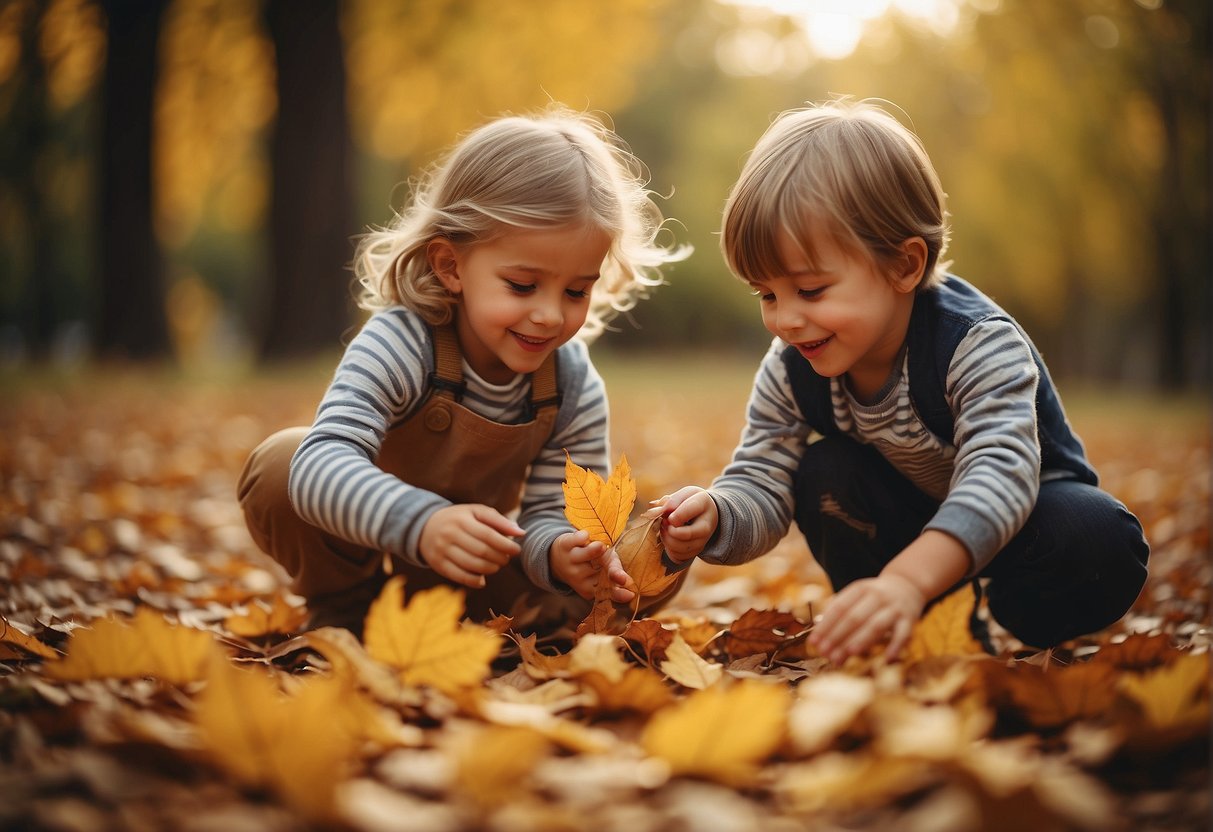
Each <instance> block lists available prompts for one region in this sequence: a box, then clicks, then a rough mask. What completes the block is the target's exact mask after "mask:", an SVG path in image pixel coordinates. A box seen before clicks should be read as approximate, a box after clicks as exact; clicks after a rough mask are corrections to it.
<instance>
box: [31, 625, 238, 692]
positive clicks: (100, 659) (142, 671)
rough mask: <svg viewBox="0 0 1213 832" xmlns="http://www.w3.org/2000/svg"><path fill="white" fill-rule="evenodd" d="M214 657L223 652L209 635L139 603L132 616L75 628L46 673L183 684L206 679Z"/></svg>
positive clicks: (76, 678)
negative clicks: (62, 654) (63, 652)
mask: <svg viewBox="0 0 1213 832" xmlns="http://www.w3.org/2000/svg"><path fill="white" fill-rule="evenodd" d="M216 656H220V657H222V651H221V650H220V648H219V645H218V644H217V643H216V642H215V637H214V636H212V635H211V634H210V633H208V632H204V631H202V630H195V629H192V628H190V627H183V626H180V625H174V624H170V623H169V622H168V621H167V620H165V618H164V616H163V615H161V614H160V613H158V612H156V611H155V610H153V609H151V608H149V607H140V608H139V609H137V610H136V611H135V615H134V618H132V619H130V620H120V619H117V618H108V619H102V620H100V621H97V622H95V623H94V624H93V625H92V627H91V628H90V629H78V630H75V631H73V633H72V636H71V640H70V641H69V642H68V645H67V656H66V657H65V658H63V659H61V660H59V661H54V662H47V663H46V664H45V665H43V668H42V672H43V673H44V674H45V675H46V676H48V677H50V678H52V679H59V680H60V681H80V680H84V679H137V678H142V677H146V676H150V677H154V678H157V679H160V680H162V681H165V682H168V683H170V684H175V685H179V684H185V683H186V682H194V681H197V680H199V679H202V678H203V677H204V676H205V675H206V671H207V667H208V665H209V664H210V663H211V661H212V660H213V659H214V657H216Z"/></svg>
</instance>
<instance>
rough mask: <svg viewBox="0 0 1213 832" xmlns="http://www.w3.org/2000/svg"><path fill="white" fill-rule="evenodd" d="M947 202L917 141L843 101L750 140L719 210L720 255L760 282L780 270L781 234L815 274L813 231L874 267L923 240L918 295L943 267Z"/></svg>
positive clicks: (880, 115) (786, 116) (874, 111)
mask: <svg viewBox="0 0 1213 832" xmlns="http://www.w3.org/2000/svg"><path fill="white" fill-rule="evenodd" d="M946 199H947V195H946V194H945V193H944V191H943V188H942V186H941V185H940V182H939V177H938V175H937V174H936V172H935V168H934V167H933V166H932V165H931V160H930V158H929V157H928V156H927V152H926V150H925V149H924V148H923V146H922V142H920V141H919V139H918V137H917V136H915V135H914V133H912V132H911V131H910V130H908V129H907V128H906V127H904V126H903V125H902V124H901V123H900V122H899V121H897V119H895V118H893V116H891V115H889V113H887V112H886V111H885V110H883V109H881V108H880V107H878V106H876V105H875V104H874V103H872V102H870V101H859V102H852V101H849V100H847V99H840V100H837V101H831V102H828V103H823V104H817V105H811V106H809V107H807V108H804V109H798V110H790V111H788V112H785V113H783V114H781V115H780V116H779V117H778V118H777V119H776V120H775V121H774V122H773V123H772V124H771V126H770V128H768V129H767V131H766V133H765V134H763V136H762V138H761V139H759V140H758V144H757V145H755V147H754V150H753V152H752V153H751V154H750V156H749V158H748V159H747V160H746V163H745V166H744V167H743V169H742V171H741V176H740V178H739V179H738V180H737V184H736V185H734V186H733V191H732V193H730V194H729V199H728V202H727V204H726V205H725V210H724V224H723V230H722V235H721V248H722V249H723V251H724V256H725V259H726V260H727V261H728V263H729V267H730V268H731V269H732V270H733V272H734V274H736V275H737V276H738V277H740V278H742V279H743V280H746V281H758V282H761V281H763V280H767V279H770V278H772V277H776V276H778V275H780V274H781V273H783V272H784V271H785V269H786V267H785V265H784V264H782V263H781V262H780V257H779V250H778V247H777V243H776V239H777V236H778V234H779V232H780V231H783V232H785V233H786V234H788V235H789V236H790V237H791V238H792V239H793V240H795V241H796V242H797V243H798V244H799V245H800V247H801V249H802V250H803V252H804V254H805V256H806V257H807V258H808V260H809V264H810V266H813V267H816V262H815V258H814V254H813V252H812V251H810V250H809V241H810V240H811V239H812V234H811V230H812V229H813V228H814V227H823V229H824V230H825V231H826V232H827V233H829V234H831V235H832V236H833V237H834V239H835V240H837V241H838V242H839V243H840V244H842V245H844V246H846V247H848V248H850V249H851V250H853V251H858V252H860V253H862V254H863V255H864V256H866V257H868V258H869V259H870V260H871V262H873V263H875V264H876V265H877V266H878V267H881V268H885V267H888V266H890V265H891V264H893V263H895V262H896V261H897V260H898V259H899V258H900V256H901V253H900V249H899V246H900V245H901V244H902V243H903V242H905V241H906V240H908V239H910V238H911V237H921V238H922V239H923V240H924V241H925V242H926V247H927V260H926V269H925V271H924V273H923V279H922V281H921V283H920V284H919V287H918V288H919V290H920V291H921V290H923V289H926V288H929V287H930V286H933V285H936V284H938V283H940V282H942V281H943V279H944V277H943V275H944V271H945V270H946V268H947V265H948V264H947V263H943V262H941V261H940V258H941V257H942V256H943V254H944V252H945V251H946V250H947V246H948V237H949V234H950V231H949V228H948V212H947V210H946V207H945V202H946ZM817 224H820V225H817Z"/></svg>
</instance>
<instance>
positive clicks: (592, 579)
mask: <svg viewBox="0 0 1213 832" xmlns="http://www.w3.org/2000/svg"><path fill="white" fill-rule="evenodd" d="M548 559H549V562H550V564H551V567H552V574H553V575H555V576H556V577H557V578H558V579H559V580H561V581H562V582H564V583H565V584H566V585H567V586H568V587H569V588H570V589H572V590H573V591H574V592H576V593H577V594H578V595H580V596H581V597H582V598H585V599H587V600H588V599H591V598H593V597H594V588H595V586H596V585H597V583H598V575H599V573H600V572H601V571H602V570H603V568H604V565H603V560H604V559H605V561H606V564H605V569H606V570H607V575H608V577H609V578H610V580H611V581H612V582H613V583H614V584H615V586H614V587H612V589H611V600H612V601H615V602H616V603H619V604H626V603H627V602H629V601H631V600H632V599H633V598H635V597H636V593H635V592H633V591H632V589H631V588H630V587H632V586H633V584H632V579H631V578H630V577H628V573H627V572H625V571H624V569H623V564H621V563H620V562H619V555H618V553H616V552H615V550H614V549H607V547H606V546H604V545H603V544H602V543H601V542H599V541H597V540H595V541H593V542H590V535H589V533H588V532H585V531H577V532H568V533H567V534H562V535H560V537H558V538H556V539H555V540H553V541H552V548H551V549H550V550H549V552H548Z"/></svg>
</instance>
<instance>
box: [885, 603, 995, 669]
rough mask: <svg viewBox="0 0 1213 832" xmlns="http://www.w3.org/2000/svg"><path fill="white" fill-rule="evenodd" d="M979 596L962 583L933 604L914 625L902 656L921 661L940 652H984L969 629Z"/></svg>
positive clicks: (976, 653) (908, 660) (908, 659)
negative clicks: (970, 619) (961, 585)
mask: <svg viewBox="0 0 1213 832" xmlns="http://www.w3.org/2000/svg"><path fill="white" fill-rule="evenodd" d="M976 600H977V598H976V595H975V594H974V591H973V589H972V587H971V586H966V587H961V588H960V589H958V590H957V591H956V592H953V593H952V594H951V595H948V596H946V597H945V598H943V599H942V600H941V601H940V602H939V603H937V604H936V605H935V606H933V607H931V609H930V610H928V611H927V614H926V615H924V616H923V617H922V618H921V619H919V621H918V622H917V623H916V624H915V625H914V632H913V633H911V634H910V640H909V642H908V643H907V644H906V647H905V650H904V651H903V652H902V656H903V657H904V658H905V660H906V661H907V662H918V661H923V660H924V659H930V658H935V657H938V656H972V655H978V654H982V653H984V651H983V650H982V648H981V644H980V643H979V642H978V641H977V639H975V638H973V633H972V632H970V630H969V618H970V617H971V616H972V615H973V606H974V603H975V602H976Z"/></svg>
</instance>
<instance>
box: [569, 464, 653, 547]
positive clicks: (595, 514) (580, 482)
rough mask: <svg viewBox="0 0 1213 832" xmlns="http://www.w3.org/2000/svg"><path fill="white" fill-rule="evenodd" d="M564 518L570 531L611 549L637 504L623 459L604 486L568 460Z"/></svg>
mask: <svg viewBox="0 0 1213 832" xmlns="http://www.w3.org/2000/svg"><path fill="white" fill-rule="evenodd" d="M564 478H565V480H564V516H565V517H567V518H568V519H569V522H570V523H572V524H573V528H576V529H581V530H583V531H586V532H589V534H590V540H597V541H599V542H601V543H602V544H604V545H606V546H614V545H615V542H616V541H617V540H619V535H620V534H622V533H623V530H624V528H625V527H626V526H627V524H628V517H629V515H631V513H632V505H633V504H634V503H635V502H636V481H635V480H634V479H632V469H631V468H630V467H629V466H628V458H627V456H626V455H620V457H619V464H618V465H617V466H615V470H614V471H613V472H612V473H611V476H610V478H609V479H607V480H606V481H605V482H604V481H603V479H602V477H600V476H598V475H597V474H596V473H594V472H593V471H587V470H586V469H585V468H582V467H581V466H580V465H577V464H576V463H575V462H573V458H572V457H570V456H567V454H566V459H565V463H564Z"/></svg>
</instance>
